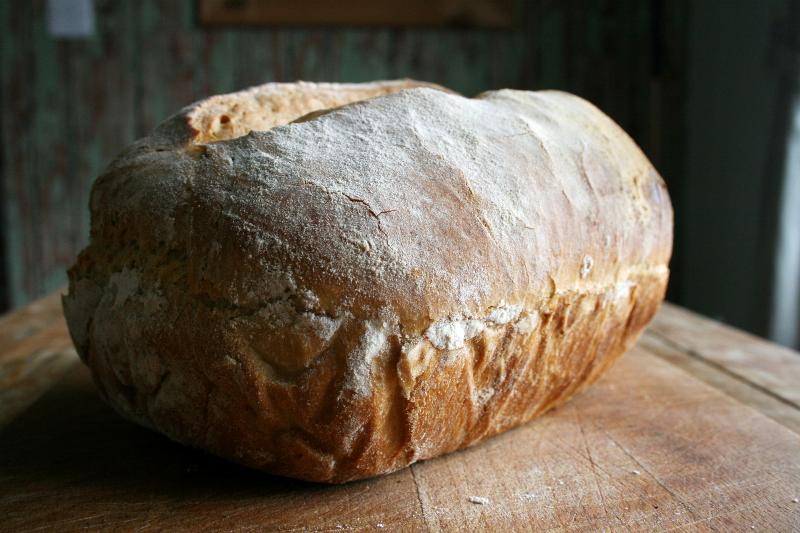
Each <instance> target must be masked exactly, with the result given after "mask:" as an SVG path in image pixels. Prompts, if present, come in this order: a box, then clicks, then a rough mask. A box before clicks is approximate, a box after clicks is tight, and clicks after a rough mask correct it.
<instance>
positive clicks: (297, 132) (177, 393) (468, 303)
mask: <svg viewBox="0 0 800 533" xmlns="http://www.w3.org/2000/svg"><path fill="white" fill-rule="evenodd" d="M415 85H417V84H416V83H415V82H410V81H402V82H388V83H383V84H377V85H367V86H357V85H355V86H345V87H338V86H335V85H330V84H326V85H322V86H315V85H314V84H303V85H292V84H283V85H268V86H265V87H262V88H257V89H254V90H251V91H246V92H243V93H236V94H234V95H226V96H222V97H213V98H212V99H209V100H207V101H204V102H201V103H198V104H196V105H194V106H192V107H190V108H187V109H185V110H184V111H182V112H181V113H179V114H178V115H176V116H175V117H173V118H171V119H170V120H168V121H167V122H165V123H164V124H163V125H162V126H160V127H159V129H158V130H156V131H155V132H154V133H153V134H152V135H151V136H150V137H148V138H146V139H144V140H142V141H139V142H138V143H136V144H135V145H133V146H132V147H131V148H130V149H129V150H127V151H126V152H125V153H123V154H122V155H121V156H120V158H118V159H117V160H116V161H115V162H114V163H113V164H112V165H111V166H110V168H109V170H108V171H107V172H106V174H104V175H103V176H101V177H100V178H99V179H98V181H97V182H96V184H95V187H94V189H93V193H92V239H91V244H90V245H89V247H87V249H86V250H84V252H83V253H82V254H81V256H80V258H79V260H78V263H77V264H76V265H75V267H73V269H72V270H71V271H70V293H69V295H68V296H67V297H66V298H65V302H64V304H65V311H66V315H67V319H68V323H69V325H70V330H71V333H72V335H73V339H74V340H75V343H76V346H77V347H78V350H79V353H80V354H81V356H82V357H83V359H84V361H85V362H86V363H87V364H88V365H89V366H90V367H91V368H92V370H93V373H94V375H95V379H96V381H97V383H98V385H99V387H100V389H101V391H102V392H103V394H104V395H105V397H106V398H107V399H108V401H109V402H110V403H111V404H112V405H113V406H115V408H116V409H117V410H119V411H120V412H121V413H122V414H123V415H125V416H127V417H129V418H132V419H134V420H137V421H138V422H140V423H142V424H145V425H148V426H150V427H154V428H156V429H158V430H159V431H162V432H163V433H165V434H167V435H168V436H170V437H171V438H173V439H175V440H177V441H180V442H184V443H186V444H189V445H193V446H197V447H201V448H205V449H208V450H210V451H213V452H214V453H217V454H219V455H222V456H224V457H228V458H231V459H233V460H235V461H238V462H241V463H243V464H247V465H250V466H253V467H256V468H261V469H264V470H267V471H270V472H274V473H278V474H283V475H288V476H293V477H298V478H303V479H309V480H315V481H328V482H343V481H348V480H351V479H357V478H362V477H368V476H372V475H376V474H380V473H384V472H389V471H392V470H395V469H397V468H401V467H403V466H406V465H408V464H410V463H412V462H414V461H417V460H420V459H425V458H429V457H434V456H436V455H439V454H441V453H445V452H447V451H451V450H455V449H458V448H461V447H464V446H469V445H471V444H473V443H475V442H479V441H480V440H482V439H484V438H486V437H489V436H491V435H494V434H496V433H498V432H500V431H503V430H505V429H508V428H510V427H513V426H515V425H518V424H520V423H523V422H525V421H527V420H530V419H531V418H532V417H534V416H536V415H538V414H540V413H541V412H543V411H545V410H547V409H549V408H551V407H553V406H555V405H557V404H559V403H560V402H563V401H564V400H566V399H567V398H568V397H569V396H571V395H572V394H574V393H575V392H577V391H578V390H580V389H581V388H582V387H585V386H587V385H588V384H590V383H591V382H593V381H594V380H595V379H596V378H597V377H599V376H600V375H601V374H602V372H603V371H604V370H605V369H606V368H607V367H608V366H609V365H610V364H611V363H612V362H613V361H614V360H615V359H616V358H617V357H619V356H620V355H621V354H622V353H623V352H624V351H625V350H626V349H627V348H628V347H629V346H630V344H631V343H632V342H634V341H635V339H636V337H637V336H638V334H639V333H640V332H641V330H642V328H643V327H644V325H645V324H646V323H647V322H648V321H649V320H650V318H651V317H652V315H653V314H654V313H655V311H656V309H657V307H658V304H659V303H660V302H661V300H662V298H663V294H664V289H665V286H666V281H667V275H668V271H667V268H666V264H667V261H668V259H669V255H670V250H671V237H672V233H671V232H672V212H671V207H670V204H669V198H668V196H667V194H666V190H665V188H664V185H663V182H662V181H661V179H660V178H659V177H658V174H657V173H656V172H655V170H654V169H653V168H652V166H651V165H650V163H649V162H648V161H647V159H646V158H645V157H644V156H643V155H642V154H641V152H640V151H639V150H638V148H637V147H636V146H635V144H634V143H633V142H632V141H631V140H630V139H629V138H628V137H627V136H626V135H625V134H624V133H623V132H622V131H621V130H620V129H619V128H618V127H617V126H616V125H615V124H613V122H612V121H611V120H610V119H608V118H607V117H606V116H605V115H603V114H602V113H600V112H599V111H597V109H596V108H594V107H593V106H591V104H588V103H586V102H585V101H583V100H580V99H579V98H577V97H574V96H571V95H566V94H563V93H553V92H545V93H529V92H521V91H498V92H492V93H486V94H484V95H481V96H480V97H478V98H477V99H466V98H463V97H460V96H457V95H453V94H447V93H445V92H442V91H437V90H431V89H425V88H417V89H413V90H408V91H403V92H399V93H395V94H390V95H388V96H383V97H379V98H375V99H371V100H367V101H364V102H360V103H355V104H351V105H348V106H346V107H343V108H341V109H335V110H332V111H327V112H324V113H314V114H313V115H311V116H309V117H306V118H305V119H304V120H303V121H302V123H300V122H297V123H294V124H288V123H289V122H292V121H294V120H296V119H297V118H299V117H301V116H303V115H306V114H307V113H309V112H315V111H320V110H322V109H323V108H325V107H339V106H342V105H344V104H348V103H350V102H353V101H357V100H363V99H364V98H369V97H371V96H379V95H382V94H386V93H392V92H395V91H398V90H400V89H405V88H408V87H410V86H415ZM237 95H238V96H237ZM264 95H267V96H264ZM270 102H272V104H274V103H275V102H283V104H281V105H284V104H285V107H280V106H279V107H280V109H283V111H282V113H279V114H275V115H274V116H272V115H270V113H272V111H271V110H272V109H275V108H276V107H275V106H274V105H272V104H271V103H270ZM287 102H288V103H287ZM289 108H291V110H287V109H289ZM267 109H269V110H270V112H269V113H266V110H267ZM223 115H225V116H227V117H228V118H227V119H226V120H225V121H224V122H223V123H222V124H223V125H224V127H222V128H221V127H220V122H219V117H220V116H223ZM278 115H280V116H278ZM215 121H216V122H215ZM282 124H288V125H284V126H281V127H276V126H280V125H282ZM267 128H273V129H271V130H270V131H260V130H263V129H267Z"/></svg>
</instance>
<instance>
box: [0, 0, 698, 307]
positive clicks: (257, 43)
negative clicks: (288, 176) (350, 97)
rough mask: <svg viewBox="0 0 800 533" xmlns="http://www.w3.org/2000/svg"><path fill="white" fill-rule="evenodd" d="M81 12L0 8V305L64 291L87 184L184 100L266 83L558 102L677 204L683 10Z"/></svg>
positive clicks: (103, 3)
mask: <svg viewBox="0 0 800 533" xmlns="http://www.w3.org/2000/svg"><path fill="white" fill-rule="evenodd" d="M94 5H95V8H96V21H97V24H96V33H95V35H94V36H93V37H91V38H89V39H82V40H81V39H77V40H66V39H58V40H56V39H53V38H51V37H50V36H49V35H48V33H47V29H46V19H45V2H44V1H43V0H30V1H25V2H2V3H0V29H2V36H0V43H2V46H0V100H2V102H0V103H1V104H2V110H3V112H2V116H0V122H1V124H0V126H1V127H0V146H2V152H1V153H0V162H1V163H2V187H3V195H2V202H0V203H1V204H2V205H1V206H0V216H3V221H2V229H0V237H1V238H2V240H3V244H4V247H3V250H4V253H3V254H2V257H0V259H2V261H0V264H2V267H0V274H2V271H3V270H5V271H6V277H7V280H6V283H5V286H6V287H7V294H6V295H5V300H6V301H5V302H0V307H2V306H12V307H14V306H18V305H21V304H23V303H25V302H27V301H29V300H31V299H33V298H35V297H37V296H39V295H41V294H44V293H46V292H49V291H51V290H54V289H55V288H56V287H58V286H60V285H61V284H63V283H64V280H65V269H66V268H68V267H69V265H70V264H71V263H72V261H73V258H74V256H75V254H76V253H77V251H78V250H79V249H80V248H81V247H82V246H83V245H84V244H85V242H86V239H87V236H88V230H89V217H88V210H87V203H88V194H89V190H90V186H91V183H92V181H93V179H94V178H95V177H96V176H97V174H98V173H99V172H100V171H101V170H102V168H103V167H104V166H105V165H106V164H107V163H108V162H109V161H110V160H111V159H112V158H113V157H114V155H115V154H117V153H118V152H119V151H120V150H121V149H122V148H123V147H124V146H125V145H126V144H127V143H129V142H131V141H132V140H133V139H135V138H136V137H139V136H142V135H144V134H145V133H146V132H147V131H148V130H150V129H151V128H153V127H154V126H155V125H156V124H157V123H158V122H160V121H161V120H163V119H164V118H166V117H167V116H168V115H169V114H170V113H172V112H174V111H176V110H177V109H179V108H180V107H182V106H184V105H186V104H188V103H189V102H191V101H193V100H196V99H199V98H201V97H203V96H206V95H210V94H213V93H219V92H225V91H232V90H235V89H239V88H244V87H247V86H250V85H255V84H259V83H264V82H268V81H293V80H298V79H304V80H311V81H316V80H319V81H322V80H324V81H366V80H372V79H378V78H396V77H413V78H418V79H423V80H429V81H432V82H436V83H441V84H443V85H446V86H449V87H451V88H453V89H455V90H458V91H461V92H463V93H464V94H467V95H474V94H476V93H478V92H481V91H483V90H487V89H493V88H502V87H511V88H524V89H544V88H559V89H564V90H568V91H572V92H575V93H577V94H579V95H582V96H584V97H586V98H588V99H590V100H592V101H593V102H595V103H596V104H597V105H598V106H599V107H601V108H602V109H603V110H604V111H606V112H607V113H609V114H610V115H611V116H612V117H613V118H614V119H616V120H617V121H618V122H619V123H620V124H621V125H622V126H623V127H624V128H625V129H626V130H627V131H628V132H629V133H630V134H631V135H632V136H633V137H634V138H635V139H636V140H637V141H638V142H639V143H640V145H641V146H642V147H643V149H644V150H645V152H647V154H648V155H649V156H650V157H651V159H652V160H653V162H654V163H655V164H656V166H657V167H658V168H659V169H660V170H661V172H662V174H663V175H664V176H665V178H666V179H667V181H668V182H669V184H670V188H671V190H672V192H673V197H676V195H679V190H680V183H679V177H680V175H681V174H682V172H681V161H682V160H683V157H682V154H683V150H684V148H683V146H684V140H683V139H684V132H683V124H682V122H683V108H682V106H683V103H682V102H684V98H683V93H684V91H685V84H684V78H685V75H684V74H685V67H684V63H685V61H684V56H685V39H684V37H683V36H684V35H685V34H686V26H687V22H686V9H687V8H686V0H672V1H670V2H663V1H659V0H647V1H645V0H620V1H610V0H608V1H601V0H598V1H589V2H585V1H578V0H569V1H554V0H531V1H526V0H522V1H520V2H518V4H517V6H518V7H517V16H516V20H515V27H514V29H512V30H508V31H506V30H503V31H500V30H485V29H483V30H465V29H435V30H433V29H397V28H373V29H357V28H324V29H313V30H308V29H300V28H287V29H274V28H203V27H201V26H200V25H199V24H198V23H197V13H196V5H195V2H193V1H191V0H181V1H174V2H173V1H171V2H157V1H153V0H141V1H135V0H119V1H111V0H96V1H95V2H94ZM678 231H680V227H679V228H678ZM679 283H680V280H679V279H676V276H674V277H673V287H676V286H678V285H679ZM1 284H2V283H0V285H1ZM0 297H2V291H0Z"/></svg>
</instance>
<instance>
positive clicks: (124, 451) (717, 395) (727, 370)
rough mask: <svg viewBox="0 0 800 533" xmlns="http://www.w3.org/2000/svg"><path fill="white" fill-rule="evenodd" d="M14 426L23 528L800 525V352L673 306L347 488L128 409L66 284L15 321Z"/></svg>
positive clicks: (13, 509)
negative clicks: (523, 416) (452, 445)
mask: <svg viewBox="0 0 800 533" xmlns="http://www.w3.org/2000/svg"><path fill="white" fill-rule="evenodd" d="M0 427H2V428H3V429H2V430H1V431H2V432H1V433H0V529H2V530H8V531H38V530H45V529H47V530H56V531H67V530H74V529H81V528H87V529H90V530H97V529H106V530H113V531H123V530H140V529H145V530H164V529H167V530H176V529H177V530H191V531H200V530H237V531H238V530H258V531H264V530H279V531H295V530H304V529H306V530H314V531H340V530H384V531H390V530H408V531H417V530H422V531H425V530H430V531H440V530H446V531H474V530H545V529H567V530H586V531H598V530H645V531H669V530H717V531H742V530H743V531H751V530H752V529H755V530H757V531H765V530H770V531H772V530H778V531H790V530H800V503H798V498H800V355H799V354H797V353H795V352H793V351H791V350H787V349H785V348H781V347H778V346H776V345H774V344H771V343H768V342H766V341H764V340H761V339H758V338H756V337H753V336H751V335H748V334H745V333H742V332H740V331H736V330H733V329H731V328H728V327H725V326H723V325H721V324H719V323H716V322H713V321H711V320H708V319H706V318H703V317H700V316H698V315H695V314H693V313H690V312H688V311H686V310H683V309H681V308H679V307H676V306H674V305H669V304H665V305H664V306H663V308H662V309H661V311H660V312H659V314H658V317H657V318H656V320H655V321H654V323H653V324H652V325H651V327H650V328H649V329H648V331H647V332H646V333H645V335H644V336H643V338H642V340H641V341H640V342H639V344H638V346H637V347H636V348H635V349H634V350H632V351H631V353H629V354H627V355H626V356H625V357H624V358H623V359H622V360H621V361H620V362H619V363H618V364H617V365H616V366H615V367H614V368H613V369H612V371H611V372H610V373H609V374H608V375H607V376H605V377H604V378H603V379H601V380H600V382H599V383H597V384H596V385H595V386H594V387H593V388H591V389H590V390H589V391H587V392H585V393H583V394H582V395H580V396H579V397H577V398H575V399H574V400H573V401H571V402H569V403H568V404H567V405H566V406H564V407H562V408H560V409H558V410H556V411H553V412H551V413H550V414H548V415H546V416H544V417H542V418H541V419H539V420H536V421H534V422H533V423H530V424H527V425H525V426H523V427H520V428H518V429H516V430H513V431H510V432H508V433H506V434H504V435H501V436H499V437H496V438H494V439H491V440H489V441H488V442H486V443H484V444H482V445H479V446H476V447H474V448H472V449H469V450H466V451H462V452H458V453H454V454H451V455H448V456H446V457H443V458H439V459H435V460H431V461H426V462H423V463H418V464H416V465H414V466H412V467H411V468H406V469H404V470H402V471H400V472H397V473H395V474H392V475H389V476H384V477H381V478H378V479H372V480H367V481H361V482H356V483H351V484H348V485H344V486H322V485H315V484H309V483H302V482H297V481H292V480H287V479H282V478H277V477H271V476H268V475H265V474H261V473H258V472H254V471H248V470H246V469H243V468H241V467H238V466H235V465H232V464H228V463H226V462H224V461H222V460H218V459H215V458H213V457H210V456H207V455H205V454H203V453H201V452H197V451H193V450H190V449H187V448H184V447H181V446H179V445H176V444H173V443H172V442H170V441H168V440H167V439H166V438H163V437H161V436H159V435H157V434H155V433H152V432H150V431H147V430H144V429H141V428H139V427H137V426H135V425H133V424H131V423H128V422H126V421H124V420H122V419H120V418H119V417H117V416H116V415H115V414H114V413H113V412H112V411H111V410H110V409H109V408H108V407H106V406H105V405H104V404H103V403H102V402H101V401H100V399H99V397H98V395H97V394H96V392H95V389H94V387H93V385H92V383H91V380H90V378H89V374H88V372H87V371H86V369H85V368H84V367H83V366H82V365H81V364H79V363H78V360H77V358H76V355H75V352H74V350H73V349H72V347H71V344H70V342H69V339H68V335H67V332H66V328H65V325H64V322H63V318H62V316H61V309H60V302H59V299H58V296H57V295H54V296H51V297H48V298H45V299H44V300H41V301H39V302H36V303H34V304H32V305H30V306H28V307H27V308H25V309H22V310H19V311H16V312H14V313H13V314H10V315H7V316H5V317H3V318H2V319H0ZM481 498H486V499H487V500H488V501H487V502H485V503H482V504H481V503H473V501H482V500H481ZM471 500H472V501H471Z"/></svg>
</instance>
